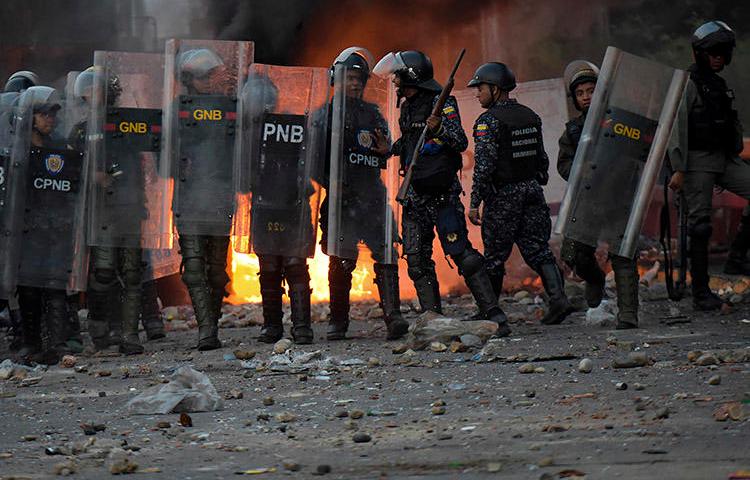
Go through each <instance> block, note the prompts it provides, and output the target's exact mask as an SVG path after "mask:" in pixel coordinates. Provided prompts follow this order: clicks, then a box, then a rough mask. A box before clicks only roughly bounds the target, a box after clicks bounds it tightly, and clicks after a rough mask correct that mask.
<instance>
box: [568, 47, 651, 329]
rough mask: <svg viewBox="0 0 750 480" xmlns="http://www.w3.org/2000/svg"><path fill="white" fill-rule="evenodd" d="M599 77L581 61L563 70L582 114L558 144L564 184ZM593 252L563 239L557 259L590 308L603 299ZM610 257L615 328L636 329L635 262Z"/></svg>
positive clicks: (593, 67) (601, 276)
mask: <svg viewBox="0 0 750 480" xmlns="http://www.w3.org/2000/svg"><path fill="white" fill-rule="evenodd" d="M598 76H599V68H598V67H597V66H596V65H594V64H592V63H590V62H587V61H583V60H576V61H574V62H571V63H570V64H569V65H568V66H567V67H566V69H565V75H564V77H565V80H566V83H567V85H568V90H569V92H570V97H571V99H572V101H573V106H574V107H575V108H576V110H578V111H579V112H581V114H580V115H579V116H577V117H576V118H574V119H572V120H570V121H569V122H568V123H566V124H565V131H564V132H563V134H562V136H561V137H560V141H559V144H560V150H559V154H558V157H557V171H558V172H559V173H560V176H561V177H563V178H564V179H565V180H566V181H567V180H568V177H569V176H570V169H571V167H572V166H573V159H574V158H575V156H576V149H577V148H578V142H579V141H580V139H581V132H582V131H583V124H584V123H585V121H586V114H587V113H588V110H589V107H590V106H591V99H592V98H593V96H594V89H595V88H596V81H597V78H598ZM595 251H596V249H595V248H594V247H593V246H590V245H586V244H585V243H581V242H577V241H575V240H573V239H572V238H565V239H564V240H563V245H562V248H561V249H560V256H561V257H562V259H563V260H564V261H565V263H567V264H568V266H569V267H570V268H571V269H573V270H574V271H575V273H576V275H578V276H579V277H581V278H582V279H583V280H584V281H585V282H586V290H585V297H586V303H587V304H588V306H589V307H590V308H596V307H597V306H599V304H600V303H601V301H602V298H603V296H604V282H605V277H604V272H603V271H602V270H601V268H599V264H598V263H597V260H596V257H595V256H594V253H595ZM610 258H611V259H612V269H613V270H614V272H615V282H616V284H617V307H618V314H617V328H618V329H627V328H635V327H637V326H638V271H637V269H636V264H635V261H634V260H633V259H628V258H624V257H620V256H618V255H610Z"/></svg>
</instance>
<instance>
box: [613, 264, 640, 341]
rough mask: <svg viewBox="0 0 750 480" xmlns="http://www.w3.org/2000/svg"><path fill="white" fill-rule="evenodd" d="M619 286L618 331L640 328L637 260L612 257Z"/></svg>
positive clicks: (616, 281)
mask: <svg viewBox="0 0 750 480" xmlns="http://www.w3.org/2000/svg"><path fill="white" fill-rule="evenodd" d="M612 269H613V270H614V271H615V283H616V284H617V308H618V310H619V311H618V313H617V325H616V327H615V328H616V329H618V330H627V329H631V328H638V268H637V266H636V263H635V260H631V259H629V258H623V257H618V256H614V255H613V256H612Z"/></svg>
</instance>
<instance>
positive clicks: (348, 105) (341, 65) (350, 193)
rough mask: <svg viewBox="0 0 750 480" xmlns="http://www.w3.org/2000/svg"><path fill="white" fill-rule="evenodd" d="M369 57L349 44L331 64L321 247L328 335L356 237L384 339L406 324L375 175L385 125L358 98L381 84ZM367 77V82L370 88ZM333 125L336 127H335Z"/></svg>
mask: <svg viewBox="0 0 750 480" xmlns="http://www.w3.org/2000/svg"><path fill="white" fill-rule="evenodd" d="M371 58H372V56H371V55H370V52H368V51H367V50H365V49H363V48H360V47H350V48H347V49H346V50H344V51H343V52H341V54H339V56H338V57H337V58H336V60H335V61H334V63H333V65H332V67H331V80H332V83H333V85H334V99H333V100H332V105H331V107H327V108H331V117H330V118H329V122H328V123H329V136H330V138H329V140H328V143H329V151H328V152H327V155H326V171H325V175H324V176H325V181H326V189H327V195H326V198H325V200H324V201H323V205H322V206H321V216H320V223H321V225H320V226H321V230H322V231H323V236H322V239H321V244H322V245H323V251H324V253H326V254H328V255H329V257H330V260H329V263H328V285H329V288H330V299H331V316H330V320H329V324H328V334H327V337H328V340H341V339H344V338H345V335H346V330H347V328H348V326H349V291H350V290H351V288H352V272H353V271H354V269H355V268H356V265H357V257H358V253H359V252H358V244H359V243H360V241H363V242H364V244H365V245H366V246H367V247H368V249H369V250H370V252H371V255H372V258H373V260H374V261H375V265H374V267H373V268H374V270H375V275H376V277H375V284H376V285H377V286H378V293H379V294H380V306H381V308H382V309H383V315H384V318H385V323H386V328H387V331H388V333H387V339H389V340H394V339H397V338H400V337H402V336H403V335H405V334H406V332H407V330H408V328H409V323H408V322H406V320H404V318H403V317H402V316H401V311H400V305H401V303H400V298H399V283H398V253H397V252H396V249H395V247H394V243H395V241H397V239H398V234H397V226H396V219H395V217H394V214H393V210H392V208H391V206H390V200H391V197H392V195H389V192H388V190H387V187H386V185H385V184H384V182H383V180H382V179H381V175H383V176H386V177H387V176H388V173H389V171H390V168H389V167H388V166H387V164H386V162H387V159H388V157H389V156H390V145H389V139H390V134H389V130H388V123H387V122H386V120H385V118H383V114H382V113H381V110H380V106H379V105H377V104H375V103H372V102H370V101H368V100H365V98H364V96H365V93H373V91H374V90H375V89H376V88H377V87H375V86H373V84H376V83H377V81H378V80H379V81H381V82H383V84H385V81H383V80H381V79H379V78H374V79H370V61H371V60H370V59H371ZM368 80H372V81H371V82H370V86H371V87H372V88H370V90H369V91H368V90H366V89H367V87H368ZM386 85H387V84H386ZM386 85H382V86H383V87H384V89H383V91H382V92H379V93H384V94H385V95H382V96H381V97H379V98H373V100H382V101H383V102H384V103H385V102H387V101H388V98H387V97H388V96H387V86H386ZM384 106H385V105H384ZM334 116H335V117H336V121H333V117H334ZM332 126H334V127H336V128H337V129H339V130H338V131H336V132H334V131H333V130H332ZM381 172H383V173H381ZM395 173H396V172H395V171H394V174H395ZM334 176H335V178H333V177H334ZM394 178H395V175H394Z"/></svg>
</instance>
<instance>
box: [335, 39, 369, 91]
mask: <svg viewBox="0 0 750 480" xmlns="http://www.w3.org/2000/svg"><path fill="white" fill-rule="evenodd" d="M372 63H373V58H372V54H371V53H370V52H369V51H368V50H367V49H366V48H362V47H349V48H347V49H345V50H343V51H342V52H341V53H339V55H338V56H337V57H336V59H335V60H334V61H333V64H332V65H331V82H333V71H334V68H335V67H336V65H344V66H345V67H347V68H349V69H351V70H359V71H360V72H361V73H362V83H364V84H367V79H368V78H370V65H371V64H372Z"/></svg>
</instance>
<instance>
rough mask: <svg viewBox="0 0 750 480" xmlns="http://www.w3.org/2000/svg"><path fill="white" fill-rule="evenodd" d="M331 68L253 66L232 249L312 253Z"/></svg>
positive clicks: (240, 153) (243, 106) (244, 110)
mask: <svg viewBox="0 0 750 480" xmlns="http://www.w3.org/2000/svg"><path fill="white" fill-rule="evenodd" d="M328 91H329V77H328V71H327V70H326V69H323V68H310V67H279V66H271V65H262V64H253V65H252V66H251V69H250V75H249V76H248V80H247V83H246V84H245V86H244V88H243V90H242V97H241V98H242V102H241V112H242V115H241V116H242V119H243V130H242V139H243V141H242V146H241V149H240V150H239V151H238V154H237V156H236V171H237V181H238V184H237V189H238V191H239V192H246V194H245V195H244V198H245V199H246V201H245V202H238V210H237V213H236V215H235V217H236V218H235V223H234V236H235V250H237V251H240V252H243V253H248V252H250V251H252V252H254V253H257V254H260V255H284V256H291V257H312V256H313V254H314V253H315V241H316V233H317V219H318V207H319V202H320V194H321V182H322V181H321V175H322V168H321V167H322V159H323V154H324V151H325V140H326V139H325V132H326V124H327V118H328Z"/></svg>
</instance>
